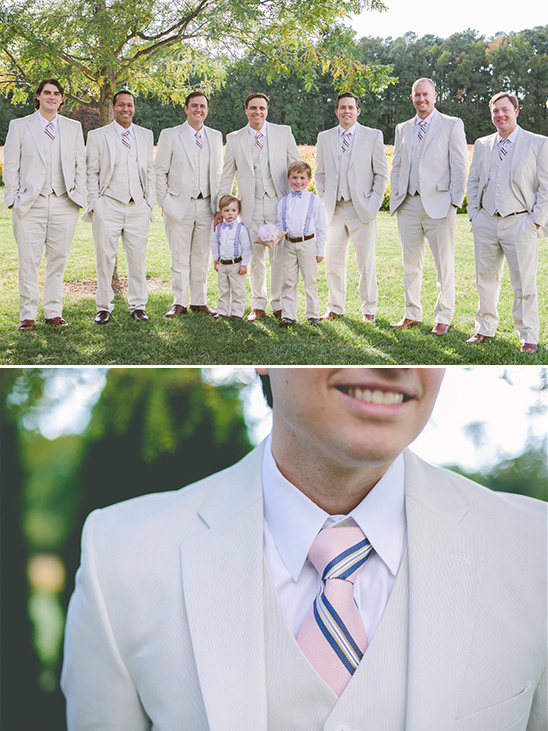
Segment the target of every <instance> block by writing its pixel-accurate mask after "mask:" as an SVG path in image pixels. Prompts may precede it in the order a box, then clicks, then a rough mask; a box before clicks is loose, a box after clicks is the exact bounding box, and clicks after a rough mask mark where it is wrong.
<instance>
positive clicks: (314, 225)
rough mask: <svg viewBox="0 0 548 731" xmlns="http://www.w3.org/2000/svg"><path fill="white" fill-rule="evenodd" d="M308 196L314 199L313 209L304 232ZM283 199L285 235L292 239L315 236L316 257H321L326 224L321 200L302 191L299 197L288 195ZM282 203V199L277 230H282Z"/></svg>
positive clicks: (307, 191) (312, 194)
mask: <svg viewBox="0 0 548 731" xmlns="http://www.w3.org/2000/svg"><path fill="white" fill-rule="evenodd" d="M310 196H314V198H315V200H314V209H313V211H312V217H311V219H310V222H309V225H308V229H307V231H306V232H305V230H304V224H305V222H306V217H307V214H308V206H309V205H310ZM285 197H286V199H287V200H286V204H287V213H286V217H285V222H286V226H287V230H286V233H287V234H288V235H289V236H293V237H297V236H304V235H305V233H307V234H316V256H323V252H324V248H325V241H326V239H327V224H326V222H325V213H324V210H323V205H322V202H321V200H320V199H319V197H318V196H317V195H314V193H311V192H310V191H309V190H303V191H302V193H301V195H300V196H298V195H295V196H294V195H292V193H288V195H286V196H285ZM282 201H283V198H282V200H280V202H279V203H278V219H277V226H278V228H282V207H283V203H282Z"/></svg>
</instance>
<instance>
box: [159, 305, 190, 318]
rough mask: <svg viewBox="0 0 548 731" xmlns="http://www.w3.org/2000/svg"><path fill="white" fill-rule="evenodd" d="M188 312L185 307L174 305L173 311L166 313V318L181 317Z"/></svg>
mask: <svg viewBox="0 0 548 731" xmlns="http://www.w3.org/2000/svg"><path fill="white" fill-rule="evenodd" d="M185 312H186V307H183V305H172V307H171V309H170V310H168V311H167V312H166V314H165V315H164V317H180V316H181V315H184V314H185Z"/></svg>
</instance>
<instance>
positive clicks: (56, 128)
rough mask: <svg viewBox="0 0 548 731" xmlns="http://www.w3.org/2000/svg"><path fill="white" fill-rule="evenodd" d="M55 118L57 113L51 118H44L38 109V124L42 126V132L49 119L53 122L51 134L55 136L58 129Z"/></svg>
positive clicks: (44, 131)
mask: <svg viewBox="0 0 548 731" xmlns="http://www.w3.org/2000/svg"><path fill="white" fill-rule="evenodd" d="M57 118H58V115H57V114H56V115H55V117H54V118H53V119H51V120H49V119H46V118H45V117H43V116H42V114H41V112H40V110H38V121H39V122H40V126H41V127H42V132H43V133H44V134H45V133H46V127H47V126H48V124H49V123H50V121H51V123H52V124H53V134H54V135H55V137H57V132H58V129H59V123H58V121H57Z"/></svg>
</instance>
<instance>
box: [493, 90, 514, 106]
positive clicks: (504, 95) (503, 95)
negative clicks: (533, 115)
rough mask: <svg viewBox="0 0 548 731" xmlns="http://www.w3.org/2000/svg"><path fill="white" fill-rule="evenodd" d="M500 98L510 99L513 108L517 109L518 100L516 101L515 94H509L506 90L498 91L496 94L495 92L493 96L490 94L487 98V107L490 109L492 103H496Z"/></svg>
mask: <svg viewBox="0 0 548 731" xmlns="http://www.w3.org/2000/svg"><path fill="white" fill-rule="evenodd" d="M500 99H510V101H511V102H512V106H513V107H514V109H519V102H518V98H517V96H516V95H515V94H511V93H510V92H508V91H499V93H498V94H495V95H494V96H492V97H491V98H490V99H489V109H491V108H492V106H493V104H496V103H497V102H498V101H499V100H500Z"/></svg>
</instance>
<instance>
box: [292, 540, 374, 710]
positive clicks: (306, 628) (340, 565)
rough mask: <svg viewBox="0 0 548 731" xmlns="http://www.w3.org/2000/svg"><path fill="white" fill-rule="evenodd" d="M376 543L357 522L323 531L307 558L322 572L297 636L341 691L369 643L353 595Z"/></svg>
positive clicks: (311, 659) (325, 676)
mask: <svg viewBox="0 0 548 731" xmlns="http://www.w3.org/2000/svg"><path fill="white" fill-rule="evenodd" d="M371 551H372V546H371V544H370V543H369V541H368V540H367V538H366V537H365V536H364V534H363V532H362V530H361V529H360V528H358V527H357V526H356V527H350V528H348V527H347V528H327V529H325V530H322V531H320V533H318V535H317V536H316V538H315V539H314V542H313V543H312V546H311V547H310V551H309V553H308V558H309V559H310V561H311V562H312V564H313V565H314V567H315V569H316V570H317V571H318V573H319V574H320V576H321V578H322V587H321V589H320V593H319V594H318V596H317V597H316V599H315V600H314V604H313V605H312V607H311V609H310V611H309V612H308V614H307V615H306V617H305V620H304V622H303V625H302V627H301V629H300V631H299V634H298V636H297V642H298V644H299V646H300V648H301V650H302V651H303V653H304V655H305V656H306V657H307V659H308V660H309V662H310V663H311V665H312V666H313V667H314V669H315V670H316V672H317V673H318V674H319V675H320V676H321V677H322V678H323V679H324V680H325V682H326V683H327V684H328V685H329V686H330V687H331V688H332V689H333V691H334V692H335V693H336V694H337V695H338V696H340V695H341V693H342V692H343V690H344V689H345V688H346V686H347V684H348V682H349V680H350V678H351V677H352V675H353V674H354V671H355V670H356V668H357V667H358V665H359V663H360V660H361V659H362V657H363V654H364V652H365V650H366V648H367V638H366V636H365V629H364V627H363V622H362V619H361V615H360V612H359V610H358V607H357V605H356V602H355V600H354V581H355V579H356V575H357V573H358V571H359V570H360V569H361V567H362V566H363V565H364V563H365V562H366V561H367V559H368V558H369V556H370V555H371Z"/></svg>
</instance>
